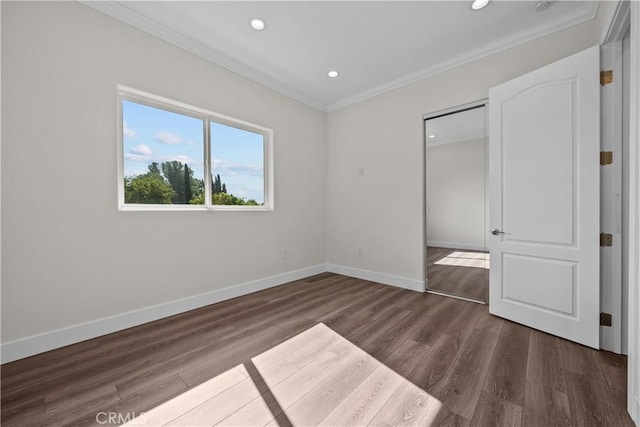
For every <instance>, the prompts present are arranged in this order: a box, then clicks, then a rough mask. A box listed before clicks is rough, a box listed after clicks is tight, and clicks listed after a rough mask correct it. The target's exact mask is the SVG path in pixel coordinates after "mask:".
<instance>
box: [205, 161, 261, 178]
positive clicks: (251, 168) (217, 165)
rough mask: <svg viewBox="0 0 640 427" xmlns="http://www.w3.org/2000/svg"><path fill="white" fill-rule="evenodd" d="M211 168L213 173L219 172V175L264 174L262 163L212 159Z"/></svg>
mask: <svg viewBox="0 0 640 427" xmlns="http://www.w3.org/2000/svg"><path fill="white" fill-rule="evenodd" d="M213 169H214V171H215V173H220V174H221V175H235V174H237V175H251V176H263V175H264V167H263V166H262V165H256V164H251V163H238V162H229V161H227V160H221V159H213Z"/></svg>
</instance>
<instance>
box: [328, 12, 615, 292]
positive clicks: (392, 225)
mask: <svg viewBox="0 0 640 427" xmlns="http://www.w3.org/2000/svg"><path fill="white" fill-rule="evenodd" d="M608 3H609V2H602V3H601V4H600V8H599V12H598V17H597V18H596V19H595V20H592V21H589V22H586V23H584V24H581V25H578V26H574V27H572V28H569V29H567V30H564V31H561V32H557V33H554V34H551V35H549V36H546V37H543V38H540V39H537V40H535V41H532V42H529V43H526V44H523V45H520V46H517V47H514V48H511V49H508V50H505V51H502V52H500V53H497V54H494V55H491V56H489V57H485V58H482V59H479V60H476V61H474V62H471V63H468V64H465V65H462V66H459V67H457V68H454V69H452V70H449V71H446V72H443V73H441V74H438V75H435V76H433V77H431V78H427V79H424V80H421V81H418V82H415V83H413V84H410V85H407V86H404V87H402V88H399V89H396V90H394V91H391V92H387V93H384V94H381V95H379V96H376V97H372V98H369V99H367V100H364V101H362V102H360V103H357V104H354V105H352V106H350V107H346V108H343V109H341V110H337V111H333V112H331V113H329V115H328V118H327V124H328V126H327V144H328V147H327V150H328V157H327V166H328V174H327V230H328V232H327V257H328V261H329V262H330V263H331V264H334V265H342V266H347V267H350V268H357V269H360V270H363V271H373V272H378V273H382V274H385V275H388V276H392V277H395V278H397V279H398V280H403V279H408V280H413V281H417V280H421V281H424V258H423V257H424V248H423V244H424V235H425V226H424V222H423V215H424V212H423V211H424V207H423V206H424V183H423V182H424V177H423V168H424V165H423V157H424V147H423V144H424V142H423V129H422V126H423V122H422V116H423V115H424V114H428V113H431V112H435V111H439V110H443V109H446V108H450V107H454V106H457V105H462V104H465V103H469V102H472V101H477V100H481V99H484V98H486V97H487V96H488V92H489V88H490V87H492V86H495V85H497V84H499V83H502V82H504V81H507V80H509V79H512V78H514V77H516V76H518V75H521V74H523V73H526V72H528V71H531V70H533V69H536V68H538V67H540V66H543V65H546V64H548V63H551V62H554V61H556V60H558V59H561V58H563V57H565V56H568V55H570V54H572V53H575V52H578V51H581V50H584V49H586V48H588V47H590V46H593V45H596V44H598V43H599V37H600V35H601V34H602V30H603V27H604V24H603V22H604V18H603V17H609V16H610V12H611V8H614V7H615V4H612V5H610V4H608ZM360 168H364V169H365V170H366V174H365V175H364V176H358V175H357V170H358V169H360ZM358 247H362V248H363V251H362V252H363V255H362V256H359V255H358V251H357V248H358Z"/></svg>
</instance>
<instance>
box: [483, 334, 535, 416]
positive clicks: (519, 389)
mask: <svg viewBox="0 0 640 427" xmlns="http://www.w3.org/2000/svg"><path fill="white" fill-rule="evenodd" d="M529 331H530V329H529V328H527V327H526V326H522V325H519V324H517V323H513V322H506V323H505V324H504V325H503V327H502V331H501V332H500V337H499V338H498V344H497V346H496V349H495V352H494V355H493V360H492V361H491V366H490V367H489V372H488V374H487V379H486V380H485V382H484V387H483V391H485V392H487V393H490V394H492V395H493V396H495V397H497V398H500V399H503V400H506V401H508V402H511V403H513V404H515V405H517V406H519V407H522V405H523V404H524V389H525V382H526V379H527V357H528V353H529Z"/></svg>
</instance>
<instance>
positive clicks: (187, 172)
mask: <svg viewBox="0 0 640 427" xmlns="http://www.w3.org/2000/svg"><path fill="white" fill-rule="evenodd" d="M192 173H193V171H192V170H191V169H189V165H186V164H185V165H184V184H183V185H184V202H185V203H189V202H190V201H191V199H192V198H193V189H192V185H191V184H192V182H191V180H192V179H193V178H192V177H191V175H192Z"/></svg>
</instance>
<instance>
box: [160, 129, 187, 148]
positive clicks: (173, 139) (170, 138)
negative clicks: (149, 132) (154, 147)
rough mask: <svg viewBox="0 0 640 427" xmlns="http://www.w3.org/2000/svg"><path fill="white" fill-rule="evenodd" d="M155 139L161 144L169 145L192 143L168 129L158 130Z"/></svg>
mask: <svg viewBox="0 0 640 427" xmlns="http://www.w3.org/2000/svg"><path fill="white" fill-rule="evenodd" d="M153 139H155V140H156V141H158V142H159V143H161V144H167V145H179V144H190V142H189V141H187V140H185V139H184V138H182V137H181V136H180V135H178V134H175V133H171V132H167V131H162V132H156V134H155V135H154V137H153Z"/></svg>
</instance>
